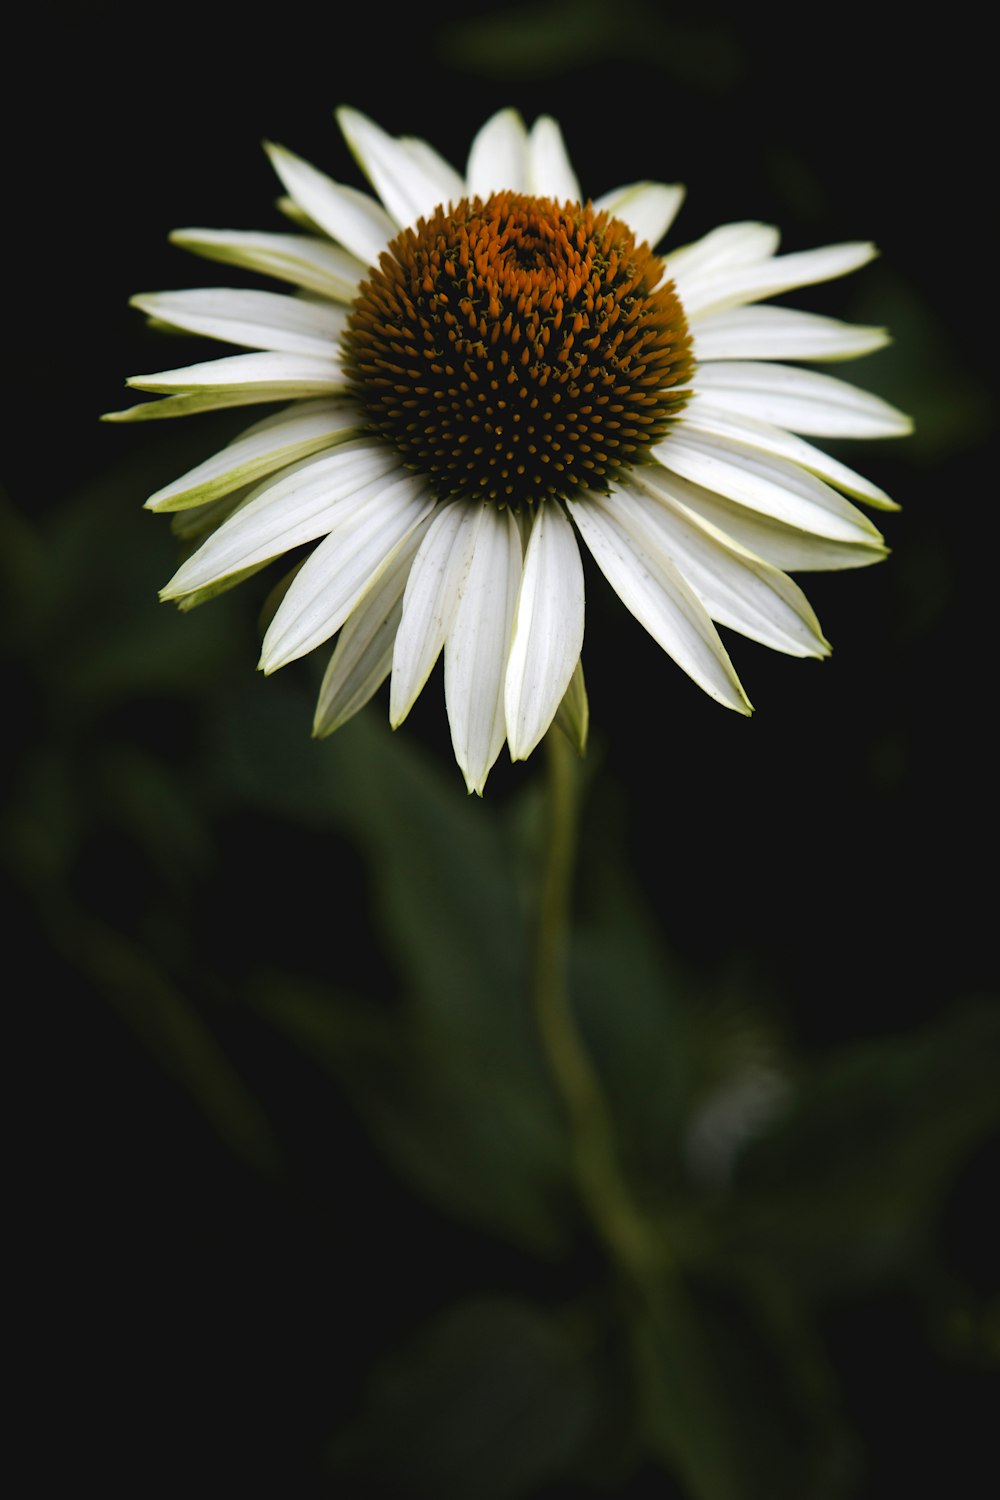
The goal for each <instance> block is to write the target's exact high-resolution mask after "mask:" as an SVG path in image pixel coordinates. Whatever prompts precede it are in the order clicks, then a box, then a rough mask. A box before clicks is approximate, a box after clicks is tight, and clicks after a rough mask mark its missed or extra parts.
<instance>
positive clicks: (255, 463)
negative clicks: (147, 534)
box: [146, 401, 361, 511]
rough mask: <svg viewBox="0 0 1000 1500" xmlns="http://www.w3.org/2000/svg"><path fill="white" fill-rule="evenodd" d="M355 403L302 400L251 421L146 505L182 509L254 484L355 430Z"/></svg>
mask: <svg viewBox="0 0 1000 1500" xmlns="http://www.w3.org/2000/svg"><path fill="white" fill-rule="evenodd" d="M360 420H361V416H360V413H359V412H358V409H357V407H355V406H352V405H351V404H350V403H348V402H343V401H303V402H296V403H295V405H294V406H289V407H286V408H285V410H284V411H281V412H278V413H277V414H276V415H275V416H272V417H266V418H265V419H264V421H263V422H255V423H254V425H253V426H252V427H248V428H247V430H246V431H245V432H241V433H240V435H239V437H236V438H233V440H232V442H231V443H230V444H229V445H228V446H227V447H225V448H223V449H222V451H221V453H216V454H213V456H212V457H211V458H208V459H206V460H205V462H204V463H201V464H199V465H198V466H197V468H194V469H190V470H189V471H188V473H187V474H182V475H181V477H180V478H179V479H175V480H173V482H172V483H171V484H168V485H166V486H165V487H164V488H163V489H161V490H157V491H156V493H155V494H154V495H150V497H149V499H148V500H147V501H146V506H147V508H148V509H149V510H176V511H179V510H186V509H187V508H188V507H189V506H194V505H198V506H201V505H205V504H206V503H207V502H209V501H211V500H216V499H218V497H219V496H220V495H226V494H228V493H229V492H230V491H231V490H235V489H238V488H239V487H240V486H241V485H244V484H256V482H257V481H258V480H259V479H263V477H264V475H265V474H273V473H274V472H275V470H276V469H283V468H285V467H286V466H287V465H288V464H293V463H297V462H298V461H299V460H300V459H303V458H308V456H309V455H310V453H318V452H319V451H320V450H321V449H323V448H329V447H332V446H333V445H334V444H335V443H338V442H345V441H346V440H347V439H348V438H349V437H353V436H354V435H355V433H356V432H357V428H358V424H359V422H360Z"/></svg>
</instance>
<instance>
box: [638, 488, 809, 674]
mask: <svg viewBox="0 0 1000 1500" xmlns="http://www.w3.org/2000/svg"><path fill="white" fill-rule="evenodd" d="M670 477H671V476H670V475H668V474H667V472H666V470H664V469H661V468H660V467H659V465H657V464H639V465H637V467H636V468H635V469H633V471H632V473H631V474H630V476H629V481H630V482H629V486H628V490H629V493H628V495H626V496H622V497H620V499H619V503H621V504H623V505H624V506H625V507H626V510H627V509H628V507H632V508H633V509H636V508H638V509H641V512H642V515H643V519H644V522H645V524H646V525H647V526H648V527H651V528H652V529H653V530H654V531H655V532H657V533H658V534H659V535H660V536H662V538H663V542H664V546H665V547H666V550H667V552H668V553H669V555H670V557H671V559H672V561H673V562H674V563H675V564H676V566H677V569H678V571H679V572H680V573H681V574H682V575H683V577H684V578H686V579H687V581H688V583H689V584H690V585H691V587H692V588H693V589H694V591H695V593H696V594H697V595H698V598H699V599H700V600H701V602H702V603H703V604H704V606H705V608H706V609H707V610H708V613H709V614H710V615H711V617H712V619H713V620H717V621H718V623H719V624H720V625H727V626H729V628H730V629H731V630H738V631H739V633H740V634H741V635H745V636H749V637H750V639H751V640H754V641H760V642H761V644H762V645H764V646H770V647H771V648H772V650H775V651H784V652H786V653H787V654H788V655H789V656H827V655H828V654H829V650H830V648H829V645H828V643H827V641H826V640H825V638H824V636H823V632H822V631H821V630H820V627H819V621H818V620H817V618H816V615H815V613H814V612H813V609H812V606H811V605H810V603H809V601H808V599H807V598H806V596H805V594H803V592H802V590H801V589H800V588H799V586H798V584H795V583H793V582H792V580H791V579H790V578H788V577H786V576H785V574H784V573H782V572H781V571H780V570H779V569H778V568H775V567H773V566H772V565H771V564H770V563H766V562H763V561H762V560H761V559H760V558H758V557H754V555H753V554H752V553H751V552H748V551H747V550H746V548H745V547H741V546H740V545H739V543H737V542H734V541H732V540H731V539H730V538H728V537H726V536H725V535H724V534H723V533H722V532H721V531H719V530H718V529H717V528H716V527H714V526H711V525H709V523H708V522H707V521H704V520H701V519H697V518H695V517H694V516H692V514H691V512H690V511H687V510H685V509H684V507H683V505H682V504H679V503H677V502H675V501H674V500H673V498H672V496H671V494H670Z"/></svg>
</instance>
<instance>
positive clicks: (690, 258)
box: [667, 219, 781, 306]
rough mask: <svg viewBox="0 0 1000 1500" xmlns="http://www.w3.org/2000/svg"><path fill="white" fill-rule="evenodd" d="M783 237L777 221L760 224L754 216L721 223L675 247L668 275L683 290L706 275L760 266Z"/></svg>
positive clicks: (773, 251)
mask: <svg viewBox="0 0 1000 1500" xmlns="http://www.w3.org/2000/svg"><path fill="white" fill-rule="evenodd" d="M780 238H781V237H780V235H779V233H778V231H777V229H775V227H774V225H773V224H758V223H757V222H756V221H754V220H752V219H748V220H742V221H740V222H739V223H737V224H720V225H719V227H718V228H717V229H712V230H710V231H709V233H708V234H704V235H702V237H701V239H700V240H695V241H694V242H693V243H692V244H690V245H683V246H681V248H680V249H678V250H672V251H671V252H670V254H669V255H668V256H667V275H668V277H670V278H672V279H673V280H674V281H675V282H676V283H677V287H678V290H679V289H680V287H681V286H682V285H684V286H687V285H688V284H689V283H690V284H692V285H694V284H697V282H698V281H699V279H700V278H701V277H703V276H708V275H711V274H713V273H714V274H718V273H719V272H720V271H728V270H733V269H735V268H736V267H738V266H751V265H757V264H759V263H760V262H761V261H764V260H767V259H768V258H769V257H770V256H772V255H774V253H775V251H776V250H777V248H778V244H779V241H780ZM685 306H686V304H685Z"/></svg>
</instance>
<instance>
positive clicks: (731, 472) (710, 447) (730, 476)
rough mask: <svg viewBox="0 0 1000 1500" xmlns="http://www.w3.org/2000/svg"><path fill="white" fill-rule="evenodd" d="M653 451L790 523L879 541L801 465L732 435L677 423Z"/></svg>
mask: <svg viewBox="0 0 1000 1500" xmlns="http://www.w3.org/2000/svg"><path fill="white" fill-rule="evenodd" d="M650 451H651V454H652V456H653V458H655V459H656V460H657V461H658V462H659V463H662V464H663V466H664V468H666V469H670V470H672V471H673V473H675V474H680V475H681V477H682V478H683V479H690V480H691V481H692V482H693V483H694V484H700V485H703V486H704V487H705V489H708V490H716V491H717V492H718V493H719V494H720V495H725V496H726V498H727V499H729V500H738V501H739V503H740V504H741V505H746V506H748V507H749V508H750V509H751V510H757V511H760V512H761V513H762V514H763V515H766V516H773V517H774V519H775V520H777V521H784V522H785V523H786V524H787V525H789V526H797V527H799V528H800V529H801V530H803V531H814V532H816V534H817V535H818V536H826V537H830V538H831V540H833V541H841V542H878V541H880V540H881V538H880V537H879V534H878V531H877V530H876V529H875V527H874V526H873V525H872V523H871V521H869V519H868V517H867V516H866V515H864V514H862V512H861V511H859V510H858V509H857V508H856V507H855V506H853V505H851V504H850V502H849V501H847V500H845V499H844V498H843V496H842V495H839V494H838V493H837V491H836V490H833V489H831V488H830V486H829V485H826V484H823V483H822V481H821V480H819V479H816V478H814V477H813V475H812V474H809V473H807V472H806V471H805V470H804V469H801V468H799V467H798V465H797V464H794V463H788V462H787V461H786V460H784V459H781V458H773V457H772V456H771V455H770V454H769V453H765V452H763V451H761V450H760V449H755V448H753V447H751V446H750V444H748V443H745V442H739V441H737V440H736V439H734V438H728V437H717V436H716V435H715V434H714V433H709V432H706V431H699V430H697V429H696V428H694V427H693V426H692V425H691V424H689V423H688V422H685V423H684V424H683V426H681V425H680V424H678V425H677V427H675V428H674V429H673V430H672V431H671V432H670V434H669V436H668V437H667V438H666V440H665V441H664V442H662V443H659V444H657V445H656V447H654V448H652V449H651V450H650Z"/></svg>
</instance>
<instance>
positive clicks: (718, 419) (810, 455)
mask: <svg viewBox="0 0 1000 1500" xmlns="http://www.w3.org/2000/svg"><path fill="white" fill-rule="evenodd" d="M723 400H724V398H723V397H722V396H721V395H720V396H719V397H718V398H717V397H716V395H715V393H714V392H712V393H711V395H704V396H696V397H695V399H694V400H693V401H691V402H690V404H689V405H688V406H687V407H685V409H684V426H685V427H686V428H687V429H688V430H689V432H691V433H694V432H701V433H702V434H703V435H704V436H706V437H707V436H711V437H719V438H722V439H725V440H726V441H729V440H732V441H734V442H736V443H739V444H742V445H743V446H744V447H746V448H752V449H756V450H757V451H759V452H761V453H769V454H772V455H773V456H774V457H775V458H784V459H787V460H788V461H789V463H793V464H800V465H801V466H802V468H803V469H808V471H809V472H810V474H815V475H816V476H817V477H818V478H820V479H823V480H825V481H826V482H827V483H828V484H832V485H833V486H834V487H835V488H836V489H838V490H843V491H844V492H845V494H848V495H853V496H854V498H855V499H856V500H863V501H864V502H865V504H866V505H872V506H875V507H876V508H877V509H878V510H898V509H899V506H898V505H897V504H896V502H895V500H891V499H890V498H889V496H888V495H887V494H886V492H885V490H883V489H880V488H879V486H878V485H877V484H873V483H872V481H871V480H870V479H866V478H865V477H864V475H863V474H859V473H858V472H857V470H856V469H850V468H848V466H847V464H842V463H841V462H840V460H839V459H836V458H831V457H830V455H829V453H824V452H823V450H822V449H821V448H815V447H814V446H813V445H812V443H807V442H806V441H805V439H804V438H800V437H795V436H793V434H792V433H790V432H786V431H785V430H784V428H782V427H773V426H772V425H771V423H770V422H760V421H758V420H757V419H756V418H755V417H744V416H739V415H738V414H737V413H736V412H734V411H731V410H730V409H729V407H728V404H726V405H724V404H723ZM657 456H659V455H657Z"/></svg>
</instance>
